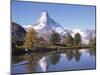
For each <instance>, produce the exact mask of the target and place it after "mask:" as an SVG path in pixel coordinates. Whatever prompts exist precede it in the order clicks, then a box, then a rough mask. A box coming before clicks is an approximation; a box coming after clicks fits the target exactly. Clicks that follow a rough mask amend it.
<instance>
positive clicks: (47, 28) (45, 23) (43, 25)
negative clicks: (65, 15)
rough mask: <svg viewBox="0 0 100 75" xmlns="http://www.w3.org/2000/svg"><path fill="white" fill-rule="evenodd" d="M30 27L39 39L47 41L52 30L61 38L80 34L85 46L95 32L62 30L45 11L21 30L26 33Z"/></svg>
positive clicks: (89, 30)
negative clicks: (34, 22) (35, 20)
mask: <svg viewBox="0 0 100 75" xmlns="http://www.w3.org/2000/svg"><path fill="white" fill-rule="evenodd" d="M30 27H32V28H34V29H35V30H36V31H37V33H38V35H39V36H40V37H43V38H44V39H45V40H47V41H48V40H49V38H50V36H51V34H52V32H53V30H54V31H56V32H58V33H59V34H60V35H61V38H62V37H63V36H65V35H66V36H67V34H71V35H72V37H74V35H75V34H76V33H80V35H81V36H82V43H85V44H87V43H88V42H89V39H91V38H94V37H95V30H91V29H86V30H80V29H67V28H64V27H63V26H61V25H60V24H59V23H57V22H55V21H54V20H53V19H52V18H51V17H50V16H49V14H48V12H47V11H43V12H42V14H41V16H40V18H39V20H38V22H37V23H36V24H33V25H24V26H23V27H21V28H24V29H25V30H26V31H27V29H29V28H30ZM24 29H21V30H22V31H21V32H22V33H24V32H25V30H24ZM13 30H14V29H13ZM14 32H15V31H14ZM21 32H20V31H19V32H18V33H21Z"/></svg>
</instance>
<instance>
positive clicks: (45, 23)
mask: <svg viewBox="0 0 100 75" xmlns="http://www.w3.org/2000/svg"><path fill="white" fill-rule="evenodd" d="M30 27H32V28H34V29H35V30H36V31H37V33H38V35H39V36H41V37H43V38H44V39H45V40H48V39H49V37H50V36H51V34H52V32H53V31H56V32H58V33H59V34H61V35H65V34H67V31H66V30H65V29H64V28H63V27H62V26H61V25H60V24H59V23H57V22H56V21H54V20H53V19H52V18H51V17H50V15H49V14H48V12H47V11H43V12H42V13H41V16H40V18H39V20H38V21H37V23H36V24H33V25H27V26H25V27H24V28H25V29H26V30H27V29H28V28H30Z"/></svg>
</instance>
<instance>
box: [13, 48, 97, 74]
mask: <svg viewBox="0 0 100 75" xmlns="http://www.w3.org/2000/svg"><path fill="white" fill-rule="evenodd" d="M95 54H96V53H95V50H92V49H80V50H75V49H74V50H64V51H60V52H56V51H53V52H46V53H44V52H43V53H32V54H25V55H21V56H13V58H12V69H11V70H12V73H32V72H51V71H64V70H66V71H68V70H80V69H81V70H84V69H95V68H96V64H95V63H96V59H95Z"/></svg>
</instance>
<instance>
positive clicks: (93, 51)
mask: <svg viewBox="0 0 100 75" xmlns="http://www.w3.org/2000/svg"><path fill="white" fill-rule="evenodd" d="M89 54H90V56H96V49H95V48H91V49H89Z"/></svg>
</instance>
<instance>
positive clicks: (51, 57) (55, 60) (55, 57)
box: [50, 54, 60, 65]
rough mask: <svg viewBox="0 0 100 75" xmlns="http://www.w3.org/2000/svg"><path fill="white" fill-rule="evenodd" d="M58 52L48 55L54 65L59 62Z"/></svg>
mask: <svg viewBox="0 0 100 75" xmlns="http://www.w3.org/2000/svg"><path fill="white" fill-rule="evenodd" d="M59 59H60V54H53V55H51V56H50V60H51V64H52V65H56V64H57V63H58V62H59Z"/></svg>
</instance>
